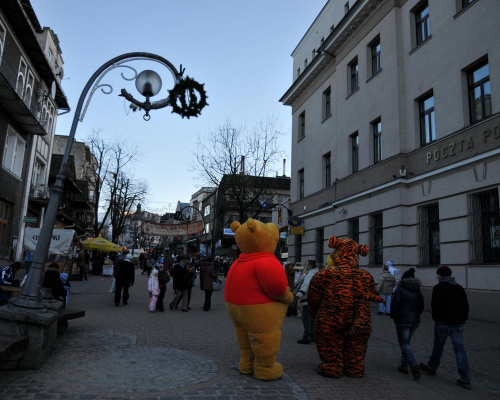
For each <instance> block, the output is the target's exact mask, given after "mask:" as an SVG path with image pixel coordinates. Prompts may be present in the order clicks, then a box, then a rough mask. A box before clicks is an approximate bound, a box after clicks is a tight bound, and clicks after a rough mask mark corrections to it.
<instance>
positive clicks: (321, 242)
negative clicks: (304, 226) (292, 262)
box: [316, 228, 325, 264]
mask: <svg viewBox="0 0 500 400" xmlns="http://www.w3.org/2000/svg"><path fill="white" fill-rule="evenodd" d="M324 246H325V230H324V229H323V228H320V229H316V262H317V263H319V264H323V252H324Z"/></svg>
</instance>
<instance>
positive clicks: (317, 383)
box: [0, 274, 500, 400]
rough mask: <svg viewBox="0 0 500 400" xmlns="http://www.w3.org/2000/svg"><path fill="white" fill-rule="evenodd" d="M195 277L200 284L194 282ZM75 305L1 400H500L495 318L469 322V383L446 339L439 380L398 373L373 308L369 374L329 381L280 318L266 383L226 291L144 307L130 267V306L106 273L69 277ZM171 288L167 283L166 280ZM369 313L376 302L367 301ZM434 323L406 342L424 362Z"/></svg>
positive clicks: (426, 322) (4, 383)
mask: <svg viewBox="0 0 500 400" xmlns="http://www.w3.org/2000/svg"><path fill="white" fill-rule="evenodd" d="M197 283H199V281H197ZM72 284H73V288H72V293H71V297H70V304H71V307H76V308H79V309H83V310H85V311H86V316H85V318H81V319H78V320H74V321H70V326H69V328H68V329H66V331H65V332H64V333H63V334H62V335H59V336H58V340H59V342H58V345H57V348H56V350H55V351H54V353H53V354H52V355H51V357H50V359H49V361H48V362H47V364H46V365H45V366H44V367H43V368H42V369H40V370H38V371H0V399H2V400H11V399H26V400H34V399H54V400H73V399H74V400H84V399H87V400H93V399H99V400H100V399H110V400H111V399H113V400H126V399H141V400H149V399H151V400H153V399H154V400H167V399H168V400H175V399H179V400H180V399H197V400H200V399H228V400H233V399H240V400H241V399H272V400H279V399H300V400H302V399H303V400H305V399H388V398H389V399H390V398H405V399H422V398H425V399H426V400H430V399H496V398H499V397H500V379H499V377H500V365H499V363H498V362H496V361H497V360H498V358H499V356H500V345H499V343H500V329H499V325H498V324H493V323H487V322H480V321H474V320H471V321H469V322H468V323H467V325H466V328H465V337H464V342H465V347H466V350H467V354H468V357H469V363H470V367H471V375H472V379H473V382H472V385H473V389H472V390H465V389H463V388H460V387H458V386H457V385H456V384H455V381H456V379H457V378H458V373H457V370H456V364H455V357H454V353H453V349H452V347H451V343H447V345H446V348H445V352H444V354H443V360H442V365H441V366H440V368H439V369H438V374H437V376H436V377H429V376H425V375H424V376H422V378H421V379H420V380H419V381H417V382H416V381H414V380H413V379H412V378H411V376H410V375H403V374H401V373H399V372H397V370H396V367H397V365H398V362H399V347H398V345H397V339H396V333H395V328H394V323H393V322H392V320H391V319H389V318H388V317H386V316H378V315H376V313H373V316H372V319H373V335H372V337H371V339H370V343H369V348H368V352H367V356H366V363H365V366H366V372H365V377H364V378H361V379H353V378H346V377H343V378H341V379H328V378H324V377H322V376H320V375H318V374H317V373H316V372H315V371H316V366H317V365H318V363H319V358H318V355H317V352H316V348H315V346H314V344H310V345H299V344H297V343H296V341H297V339H299V338H300V337H301V336H302V323H301V321H300V319H299V318H297V317H288V318H286V319H285V322H284V324H283V329H282V341H281V350H280V354H279V356H278V361H280V362H281V363H282V364H283V367H284V369H285V375H284V377H283V379H280V380H277V381H273V382H263V381H259V380H256V379H254V378H253V377H252V376H245V375H241V374H240V373H239V372H238V361H239V350H238V347H237V343H236V338H235V336H234V332H233V329H232V326H231V323H230V321H229V318H228V316H227V312H226V308H225V305H224V294H223V292H214V294H213V298H212V304H213V305H212V310H210V312H204V311H202V304H203V299H204V293H203V292H202V291H200V289H199V287H195V288H193V294H192V299H191V307H192V310H191V311H190V312H189V313H182V312H180V310H174V311H170V310H169V309H168V303H169V302H170V301H171V300H172V298H173V291H172V287H171V286H170V287H169V289H168V290H167V295H166V298H165V303H166V306H167V311H165V312H163V313H160V312H157V313H149V312H148V302H149V297H148V294H147V289H146V288H147V280H146V277H145V276H143V275H139V274H136V284H135V285H134V286H133V287H132V288H131V290H130V293H131V297H130V300H129V305H127V306H123V305H121V306H120V307H114V304H113V294H111V293H109V288H110V286H111V278H106V277H97V276H91V278H90V279H89V281H84V282H72ZM170 285H171V284H170ZM373 310H375V306H374V308H373ZM432 329H433V322H432V320H431V318H430V315H429V314H428V313H426V314H424V315H423V321H422V323H421V325H420V327H419V328H418V330H417V332H416V334H415V336H414V339H413V340H412V347H413V349H414V351H415V355H416V357H417V360H418V361H420V362H425V361H427V358H428V356H429V354H430V351H431V349H432V340H433V335H432V332H433V331H432Z"/></svg>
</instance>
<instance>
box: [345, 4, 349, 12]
mask: <svg viewBox="0 0 500 400" xmlns="http://www.w3.org/2000/svg"><path fill="white" fill-rule="evenodd" d="M348 12H349V2H347V3H345V5H344V14H347V13H348Z"/></svg>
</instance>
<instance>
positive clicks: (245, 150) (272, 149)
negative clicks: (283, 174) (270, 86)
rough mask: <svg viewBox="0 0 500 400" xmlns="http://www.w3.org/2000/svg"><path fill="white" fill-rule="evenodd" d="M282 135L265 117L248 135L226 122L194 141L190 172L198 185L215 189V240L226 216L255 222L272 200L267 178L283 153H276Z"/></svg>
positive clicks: (241, 127) (274, 123) (278, 151)
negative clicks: (191, 171)
mask: <svg viewBox="0 0 500 400" xmlns="http://www.w3.org/2000/svg"><path fill="white" fill-rule="evenodd" d="M282 135H283V133H282V132H281V131H280V130H279V129H278V128H277V119H276V118H272V117H268V118H267V119H263V120H261V121H260V123H259V124H258V125H257V126H256V127H255V128H254V129H253V130H252V131H251V132H249V131H248V130H247V129H246V128H245V127H243V126H233V125H232V123H231V121H230V120H229V119H227V120H226V122H225V123H224V124H223V125H221V126H219V127H218V128H216V129H215V130H211V131H209V132H208V134H207V135H206V136H205V137H198V140H197V153H196V154H195V156H196V158H195V161H194V163H193V164H192V170H193V171H194V172H195V173H196V178H197V180H198V181H199V182H200V183H201V185H207V184H208V185H209V186H215V187H217V188H218V192H217V199H216V206H215V209H216V210H215V213H216V214H215V232H214V234H215V236H220V234H221V231H222V228H223V226H224V223H225V221H224V217H225V215H226V214H227V213H228V212H231V211H233V212H237V213H238V215H239V220H240V221H245V220H246V219H247V218H249V217H252V218H255V217H256V216H257V215H258V214H259V212H260V211H262V209H263V207H265V201H266V199H267V198H268V199H271V198H272V197H273V196H274V194H275V193H273V192H272V190H271V187H272V182H271V179H270V176H271V175H274V173H275V171H276V170H275V167H276V164H277V162H279V161H280V159H281V158H282V156H283V153H284V152H283V151H281V150H280V149H279V140H278V139H279V138H280V136H282Z"/></svg>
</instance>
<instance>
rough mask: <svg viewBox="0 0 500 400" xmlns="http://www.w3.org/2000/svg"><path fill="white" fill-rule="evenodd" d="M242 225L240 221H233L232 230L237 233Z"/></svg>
mask: <svg viewBox="0 0 500 400" xmlns="http://www.w3.org/2000/svg"><path fill="white" fill-rule="evenodd" d="M240 226H241V224H240V223H239V222H238V221H233V223H232V224H231V230H232V231H233V233H235V232H236V231H237V230H238V228H239V227H240Z"/></svg>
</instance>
